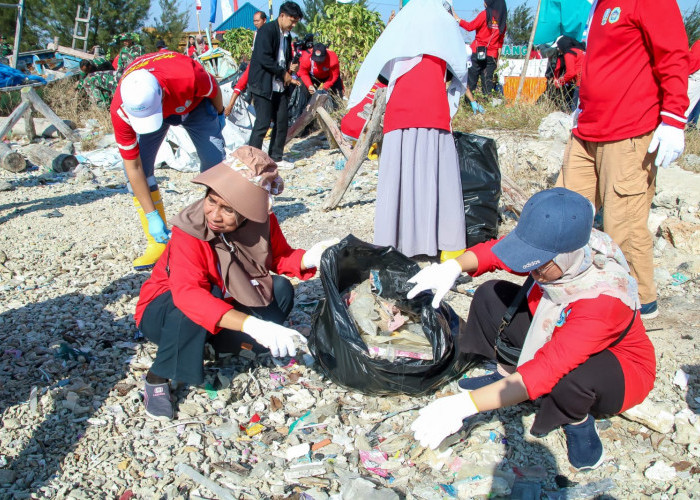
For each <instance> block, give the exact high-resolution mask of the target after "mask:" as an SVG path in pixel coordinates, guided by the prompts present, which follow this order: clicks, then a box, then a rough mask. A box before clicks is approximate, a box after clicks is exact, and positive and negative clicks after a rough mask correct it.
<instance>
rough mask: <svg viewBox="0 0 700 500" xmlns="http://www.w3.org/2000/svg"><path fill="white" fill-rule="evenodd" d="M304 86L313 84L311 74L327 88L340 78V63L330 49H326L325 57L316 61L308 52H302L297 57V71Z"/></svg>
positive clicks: (307, 86)
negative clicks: (299, 57) (298, 57)
mask: <svg viewBox="0 0 700 500" xmlns="http://www.w3.org/2000/svg"><path fill="white" fill-rule="evenodd" d="M297 74H298V75H299V78H301V81H302V82H304V85H306V88H309V87H310V86H311V85H313V82H312V81H311V76H313V77H314V78H316V79H317V80H321V81H322V82H323V88H324V89H326V90H329V89H330V88H331V87H332V86H333V85H334V84H335V82H336V81H337V80H338V78H340V63H339V62H338V56H337V55H336V53H335V52H333V51H332V50H326V59H325V60H324V61H323V62H320V63H318V62H316V61H314V60H312V59H311V53H310V52H304V53H303V54H302V55H301V59H299V71H298V72H297Z"/></svg>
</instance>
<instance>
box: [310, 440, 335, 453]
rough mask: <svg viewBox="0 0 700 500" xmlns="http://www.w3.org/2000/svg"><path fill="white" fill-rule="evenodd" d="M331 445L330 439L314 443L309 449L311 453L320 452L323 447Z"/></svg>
mask: <svg viewBox="0 0 700 500" xmlns="http://www.w3.org/2000/svg"><path fill="white" fill-rule="evenodd" d="M331 443H332V441H331V440H330V439H327V438H326V439H324V440H323V441H319V442H318V443H314V445H313V446H312V447H311V451H316V450H320V449H321V448H323V447H324V446H328V445H329V444H331Z"/></svg>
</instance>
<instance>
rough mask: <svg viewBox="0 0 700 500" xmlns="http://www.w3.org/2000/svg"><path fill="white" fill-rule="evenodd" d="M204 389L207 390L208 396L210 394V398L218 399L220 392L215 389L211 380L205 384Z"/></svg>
mask: <svg viewBox="0 0 700 500" xmlns="http://www.w3.org/2000/svg"><path fill="white" fill-rule="evenodd" d="M204 390H205V391H206V392H207V396H209V399H216V398H217V396H218V392H217V390H216V389H214V386H213V385H211V384H210V383H209V382H207V384H206V385H205V386H204Z"/></svg>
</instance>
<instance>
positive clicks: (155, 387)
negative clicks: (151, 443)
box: [143, 382, 174, 420]
mask: <svg viewBox="0 0 700 500" xmlns="http://www.w3.org/2000/svg"><path fill="white" fill-rule="evenodd" d="M143 404H144V406H145V407H146V415H148V416H149V417H151V418H155V419H156V420H172V419H173V413H174V412H173V403H172V401H171V400H170V387H169V386H168V384H167V382H166V383H165V384H149V383H148V382H146V387H145V390H144V393H143Z"/></svg>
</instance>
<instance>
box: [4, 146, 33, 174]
mask: <svg viewBox="0 0 700 500" xmlns="http://www.w3.org/2000/svg"><path fill="white" fill-rule="evenodd" d="M0 167H2V168H4V169H5V170H7V171H9V172H15V173H16V172H21V171H22V170H24V169H25V168H27V160H25V159H24V156H22V155H21V154H19V153H16V152H15V151H12V150H11V149H10V146H8V145H7V144H5V143H4V142H0Z"/></svg>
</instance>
